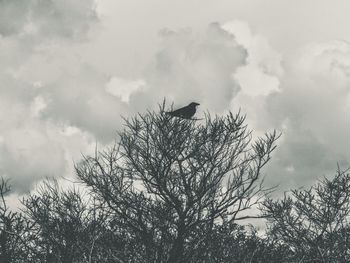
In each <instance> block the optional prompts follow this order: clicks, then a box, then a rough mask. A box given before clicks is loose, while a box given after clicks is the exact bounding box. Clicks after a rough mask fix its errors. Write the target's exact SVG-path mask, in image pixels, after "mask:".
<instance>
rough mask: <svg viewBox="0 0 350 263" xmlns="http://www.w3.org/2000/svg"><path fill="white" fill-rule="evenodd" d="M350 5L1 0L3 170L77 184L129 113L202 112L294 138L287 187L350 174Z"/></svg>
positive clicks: (281, 165) (275, 165)
mask: <svg viewBox="0 0 350 263" xmlns="http://www.w3.org/2000/svg"><path fill="white" fill-rule="evenodd" d="M349 10H350V2H349V1H348V0H337V1H330V0H329V1H328V0H327V1H326V0H318V1H317V2H316V1H314V0H296V1H290V0H220V1H213V0H168V1H164V0H148V1H140V0H127V1H120V0H98V1H93V0H16V1H13V0H0V120H1V122H0V175H2V176H5V177H7V178H11V182H12V184H13V185H14V187H15V189H16V190H17V191H18V192H24V191H27V190H29V189H31V187H32V186H33V185H35V183H36V182H38V181H40V180H41V179H42V178H44V177H46V176H49V177H52V176H54V177H61V176H64V177H68V178H72V176H73V175H74V172H73V167H72V166H73V161H79V159H80V158H81V154H82V153H84V154H88V153H90V152H91V151H92V150H93V149H94V147H95V144H96V142H97V143H98V144H99V145H100V146H101V147H103V145H106V144H108V143H110V142H111V141H113V139H114V137H115V135H116V130H118V129H119V128H120V127H121V123H122V122H121V115H123V116H130V115H133V114H135V113H136V112H143V111H145V110H146V109H155V108H156V107H157V103H159V102H161V101H162V99H163V98H164V97H166V98H167V100H168V101H169V102H174V103H175V106H182V105H185V104H187V103H189V102H191V101H197V102H199V103H201V106H200V111H199V115H200V114H203V111H206V110H209V111H210V112H212V113H217V114H224V113H225V112H228V111H229V110H232V111H236V110H237V109H238V108H241V109H242V112H243V113H246V114H247V124H248V125H249V127H250V128H251V129H253V130H254V131H255V132H256V134H262V133H264V132H266V131H272V130H273V129H277V130H278V131H281V132H283V135H282V137H281V138H280V140H279V142H278V149H277V150H276V152H275V154H274V156H273V159H272V161H271V163H270V165H269V166H268V168H267V169H265V171H264V173H265V174H266V175H267V179H266V180H267V182H268V183H273V184H280V187H281V189H288V188H291V187H300V186H303V185H310V184H311V183H313V182H314V181H315V180H316V179H317V178H321V177H322V176H324V175H332V174H334V171H335V170H336V167H337V163H339V164H340V165H341V166H342V167H343V168H346V167H347V166H348V165H349V160H350V150H349V149H348V148H349V143H348V142H349V134H350V118H349V114H350V97H349V95H350V93H349V92H350V29H349V24H350V16H349V15H348V11H349Z"/></svg>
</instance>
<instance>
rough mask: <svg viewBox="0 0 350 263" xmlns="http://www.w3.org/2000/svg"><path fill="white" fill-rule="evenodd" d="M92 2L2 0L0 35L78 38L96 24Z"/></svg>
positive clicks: (87, 0) (0, 4)
mask: <svg viewBox="0 0 350 263" xmlns="http://www.w3.org/2000/svg"><path fill="white" fill-rule="evenodd" d="M95 8H96V7H95V2H94V1H93V0H77V1H69V0H16V1H11V0H1V1H0V22H1V23H0V34H1V35H3V36H5V37H7V36H12V35H18V34H28V35H41V36H45V37H50V36H59V37H63V38H80V37H82V36H84V34H85V33H86V32H87V30H88V29H89V27H90V26H91V24H92V23H93V22H94V21H96V20H97V15H96V11H95Z"/></svg>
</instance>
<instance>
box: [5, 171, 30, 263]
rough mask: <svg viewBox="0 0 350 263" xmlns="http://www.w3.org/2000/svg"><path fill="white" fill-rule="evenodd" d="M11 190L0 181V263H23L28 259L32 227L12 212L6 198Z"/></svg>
mask: <svg viewBox="0 0 350 263" xmlns="http://www.w3.org/2000/svg"><path fill="white" fill-rule="evenodd" d="M10 191H11V188H10V185H9V184H8V181H6V180H4V179H3V178H1V181H0V262H3V263H15V262H24V261H26V260H27V259H28V256H29V258H30V254H31V253H30V252H31V251H32V249H33V248H32V247H31V246H30V245H29V243H30V240H31V235H30V230H31V228H32V225H31V224H30V223H29V222H28V221H27V220H26V219H25V217H24V216H23V215H22V214H21V213H19V212H14V211H12V210H11V209H10V208H9V207H8V205H7V203H6V196H7V195H8V194H9V193H10Z"/></svg>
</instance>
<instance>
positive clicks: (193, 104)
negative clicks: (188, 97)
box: [188, 102, 200, 108]
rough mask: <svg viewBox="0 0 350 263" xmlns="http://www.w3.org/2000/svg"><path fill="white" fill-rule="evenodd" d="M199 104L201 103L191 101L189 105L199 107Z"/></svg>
mask: <svg viewBox="0 0 350 263" xmlns="http://www.w3.org/2000/svg"><path fill="white" fill-rule="evenodd" d="M198 105H200V104H199V103H197V102H191V103H190V104H189V105H188V106H191V107H194V108H195V107H197V106H198Z"/></svg>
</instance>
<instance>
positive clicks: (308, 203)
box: [263, 168, 350, 262]
mask: <svg viewBox="0 0 350 263" xmlns="http://www.w3.org/2000/svg"><path fill="white" fill-rule="evenodd" d="M349 189H350V175H349V174H348V173H347V171H341V170H340V169H339V168H338V171H337V174H336V176H335V177H334V178H333V179H332V180H329V179H327V178H324V179H323V180H322V181H320V182H319V183H318V184H317V185H315V186H313V187H311V188H310V189H307V190H293V191H291V196H287V195H285V196H284V198H283V199H282V200H279V201H274V200H271V199H268V200H266V201H265V202H264V205H263V211H264V214H265V215H266V216H268V217H269V225H270V231H269V234H270V235H271V236H273V237H274V239H275V240H278V241H279V242H280V243H283V244H285V245H288V246H289V247H290V248H291V251H292V252H293V257H292V258H291V259H289V260H288V262H350V235H349V230H350V226H349V215H350V191H349Z"/></svg>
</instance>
